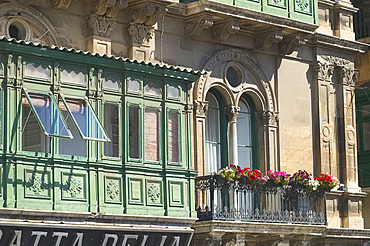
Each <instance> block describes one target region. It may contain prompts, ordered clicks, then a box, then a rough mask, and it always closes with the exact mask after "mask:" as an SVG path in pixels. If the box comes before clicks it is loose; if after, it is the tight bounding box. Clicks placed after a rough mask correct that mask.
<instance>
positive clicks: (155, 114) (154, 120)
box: [144, 108, 159, 161]
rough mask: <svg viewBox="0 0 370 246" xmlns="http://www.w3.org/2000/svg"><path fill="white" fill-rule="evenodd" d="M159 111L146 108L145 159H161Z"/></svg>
mask: <svg viewBox="0 0 370 246" xmlns="http://www.w3.org/2000/svg"><path fill="white" fill-rule="evenodd" d="M158 120H159V111H158V109H155V108H146V109H145V116H144V124H145V126H144V128H145V129H144V131H145V147H144V150H145V160H147V161H159V124H158Z"/></svg>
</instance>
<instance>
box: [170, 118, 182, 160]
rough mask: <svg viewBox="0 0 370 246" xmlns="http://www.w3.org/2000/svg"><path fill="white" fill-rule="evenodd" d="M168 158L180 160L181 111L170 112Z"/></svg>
mask: <svg viewBox="0 0 370 246" xmlns="http://www.w3.org/2000/svg"><path fill="white" fill-rule="evenodd" d="M168 159H169V161H170V162H180V158H179V113H178V112H177V111H169V112H168Z"/></svg>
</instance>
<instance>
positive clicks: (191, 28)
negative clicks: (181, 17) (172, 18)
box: [185, 15, 213, 36]
mask: <svg viewBox="0 0 370 246" xmlns="http://www.w3.org/2000/svg"><path fill="white" fill-rule="evenodd" d="M212 25H213V19H212V17H211V16H209V15H205V16H201V17H198V18H195V19H192V20H189V21H187V22H186V24H185V34H186V35H189V36H199V35H200V34H201V33H202V31H203V29H208V28H210V27H211V26H212Z"/></svg>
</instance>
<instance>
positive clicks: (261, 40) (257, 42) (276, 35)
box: [254, 29, 283, 50]
mask: <svg viewBox="0 0 370 246" xmlns="http://www.w3.org/2000/svg"><path fill="white" fill-rule="evenodd" d="M281 40H283V33H282V31H281V30H279V29H275V30H270V31H265V32H261V33H258V34H257V35H256V37H255V39H254V48H255V49H257V50H266V49H269V48H270V47H271V46H272V45H273V44H274V43H279V42H280V41H281Z"/></svg>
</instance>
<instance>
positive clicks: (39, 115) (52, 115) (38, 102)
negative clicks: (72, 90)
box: [23, 91, 72, 138]
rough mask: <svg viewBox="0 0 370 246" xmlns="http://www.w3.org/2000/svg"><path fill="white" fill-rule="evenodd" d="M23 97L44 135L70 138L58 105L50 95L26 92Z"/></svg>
mask: <svg viewBox="0 0 370 246" xmlns="http://www.w3.org/2000/svg"><path fill="white" fill-rule="evenodd" d="M25 95H26V98H27V101H28V103H29V105H30V107H31V109H32V111H33V113H34V114H35V116H36V119H37V121H38V122H39V124H40V126H41V128H42V129H43V131H44V133H45V135H50V136H56V137H65V138H72V135H71V133H70V131H69V129H68V128H67V126H66V124H65V122H64V119H63V117H62V114H61V112H60V110H59V108H58V105H57V104H56V102H55V100H54V98H53V97H52V96H51V95H50V94H46V93H35V92H29V91H26V93H25ZM25 100H26V99H25V98H23V101H25ZM23 104H27V103H26V102H23Z"/></svg>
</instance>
